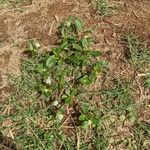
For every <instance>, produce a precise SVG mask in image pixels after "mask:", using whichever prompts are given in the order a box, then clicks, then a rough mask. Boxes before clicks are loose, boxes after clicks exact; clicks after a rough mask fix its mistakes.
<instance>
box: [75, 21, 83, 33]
mask: <svg viewBox="0 0 150 150" xmlns="http://www.w3.org/2000/svg"><path fill="white" fill-rule="evenodd" d="M75 26H76V28H77V31H81V30H82V23H81V21H80V20H79V19H76V20H75Z"/></svg>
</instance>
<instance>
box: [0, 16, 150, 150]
mask: <svg viewBox="0 0 150 150" xmlns="http://www.w3.org/2000/svg"><path fill="white" fill-rule="evenodd" d="M59 32H60V36H59V38H60V40H59V42H58V43H59V44H58V46H56V47H55V48H53V49H52V50H50V51H47V52H44V53H39V52H38V49H40V44H39V43H38V42H37V41H30V42H29V44H28V47H27V50H26V53H27V57H26V58H25V59H24V60H23V61H22V63H21V75H20V76H18V77H14V76H13V75H9V76H8V77H9V81H10V83H11V84H12V85H13V87H14V88H13V91H12V94H11V96H10V97H9V98H8V100H7V103H5V104H4V105H1V106H0V114H2V115H1V116H0V122H2V123H3V122H5V121H6V120H11V124H10V125H8V126H2V125H1V126H0V131H1V132H2V134H3V135H5V134H6V133H8V132H9V131H11V133H12V135H13V137H14V143H15V144H16V147H17V148H18V149H19V148H21V149H23V150H59V149H61V150H73V149H77V150H93V149H96V150H105V149H121V148H124V149H131V150H132V149H133V150H134V149H144V150H146V149H148V148H149V140H150V126H149V124H147V123H146V122H145V121H143V120H142V119H141V116H140V113H139V111H140V107H141V106H142V107H143V103H138V102H137V101H136V100H135V95H134V92H135V90H136V89H134V88H133V81H126V80H124V79H122V78H121V77H120V78H117V79H116V78H115V79H113V80H112V81H111V85H107V84H106V83H105V82H104V83H103V81H101V80H100V81H99V82H100V83H103V86H102V88H99V89H98V90H94V86H95V84H96V83H95V81H96V80H97V78H98V75H102V76H103V75H104V74H103V71H105V72H106V71H109V65H108V64H107V63H106V62H105V61H102V59H101V52H99V51H96V50H91V49H90V46H91V44H92V43H93V40H92V36H91V35H92V34H91V31H89V30H87V29H86V28H85V27H84V25H83V23H82V22H81V21H80V20H79V19H73V18H69V19H68V20H67V21H65V22H63V23H62V24H61V26H60V28H59ZM134 44H135V43H134V42H133V41H132V40H131V39H128V46H129V50H130V54H131V55H130V56H131V57H130V59H129V60H130V61H129V62H130V64H131V65H132V66H135V65H134V64H136V63H137V62H140V63H142V64H143V59H141V56H139V55H137V52H135V50H136V51H137V47H136V46H134ZM146 54H147V53H146ZM142 58H143V57H142ZM144 58H145V57H144ZM146 58H147V57H146ZM136 61H137V62H136ZM144 64H145V63H144ZM133 68H134V67H133ZM134 69H135V68H134ZM147 82H148V81H147ZM8 108H9V109H10V110H9V111H6V110H7V109H8Z"/></svg>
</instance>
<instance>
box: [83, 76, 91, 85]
mask: <svg viewBox="0 0 150 150" xmlns="http://www.w3.org/2000/svg"><path fill="white" fill-rule="evenodd" d="M80 82H81V83H82V84H85V85H89V84H91V80H90V78H89V76H88V75H85V76H84V77H82V78H81V79H80Z"/></svg>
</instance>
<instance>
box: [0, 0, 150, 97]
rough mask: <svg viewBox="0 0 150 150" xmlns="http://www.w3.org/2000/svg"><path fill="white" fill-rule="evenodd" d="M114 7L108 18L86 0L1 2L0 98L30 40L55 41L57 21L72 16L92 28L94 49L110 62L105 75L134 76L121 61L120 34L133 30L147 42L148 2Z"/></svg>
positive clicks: (131, 0) (127, 1)
mask: <svg viewBox="0 0 150 150" xmlns="http://www.w3.org/2000/svg"><path fill="white" fill-rule="evenodd" d="M110 5H111V6H116V9H114V12H113V13H112V15H111V16H110V17H102V16H100V15H99V14H98V13H97V12H96V11H95V9H94V5H92V4H91V3H90V1H89V0H51V1H48V0H33V1H32V3H31V2H30V1H26V2H25V1H24V2H23V3H21V4H20V3H19V4H15V3H13V5H11V4H8V5H6V4H5V5H2V6H1V5H0V98H1V99H3V100H4V99H5V97H7V94H9V86H8V85H7V80H6V76H5V75H4V74H6V73H11V74H15V75H19V73H20V69H19V68H20V67H19V66H20V65H19V64H20V59H21V58H22V57H23V56H22V52H23V51H24V50H25V47H26V43H27V41H28V40H29V39H37V40H38V41H39V42H40V44H41V45H42V47H44V48H43V49H50V48H51V47H52V46H54V45H55V43H56V41H57V36H56V31H57V27H58V26H59V22H61V21H63V20H64V19H67V18H68V16H75V17H78V18H79V19H81V20H83V22H85V24H86V26H87V27H89V28H90V29H92V31H93V35H94V38H95V44H94V45H93V48H95V49H98V50H101V51H103V59H105V60H107V61H108V62H109V64H110V71H109V72H108V76H111V77H112V78H113V77H119V76H122V77H123V78H126V79H132V78H133V77H134V73H133V71H131V68H130V66H128V65H127V64H125V63H124V62H123V61H122V60H123V57H124V50H125V49H124V45H123V44H122V40H121V39H122V35H126V34H130V33H134V34H135V35H136V36H138V37H139V39H141V41H144V42H147V43H148V44H149V45H150V9H149V8H150V1H149V0H119V1H118V0H110Z"/></svg>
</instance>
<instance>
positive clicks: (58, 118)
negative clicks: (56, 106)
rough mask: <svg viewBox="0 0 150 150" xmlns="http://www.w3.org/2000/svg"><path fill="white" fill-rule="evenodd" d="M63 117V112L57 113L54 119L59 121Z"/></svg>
mask: <svg viewBox="0 0 150 150" xmlns="http://www.w3.org/2000/svg"><path fill="white" fill-rule="evenodd" d="M63 117H64V115H63V114H59V113H58V114H57V116H56V119H57V121H58V122H60V121H62V119H63Z"/></svg>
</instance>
